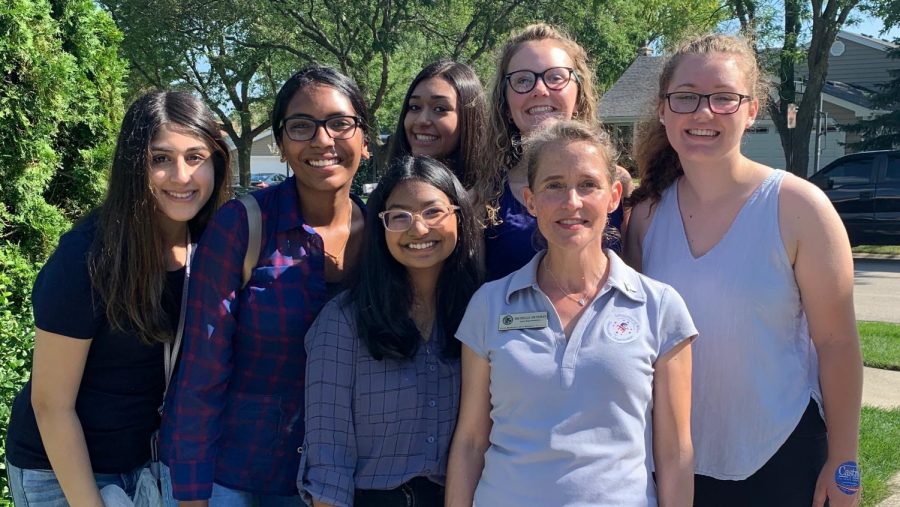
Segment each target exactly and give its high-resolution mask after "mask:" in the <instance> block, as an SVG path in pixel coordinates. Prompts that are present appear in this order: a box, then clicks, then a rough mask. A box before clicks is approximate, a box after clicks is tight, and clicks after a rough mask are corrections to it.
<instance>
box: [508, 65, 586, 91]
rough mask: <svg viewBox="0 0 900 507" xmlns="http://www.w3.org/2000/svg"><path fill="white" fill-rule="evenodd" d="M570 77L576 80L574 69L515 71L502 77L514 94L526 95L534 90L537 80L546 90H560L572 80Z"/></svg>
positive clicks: (553, 68) (552, 68)
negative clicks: (539, 79)
mask: <svg viewBox="0 0 900 507" xmlns="http://www.w3.org/2000/svg"><path fill="white" fill-rule="evenodd" d="M572 76H575V79H576V80H577V79H578V74H576V73H575V69H571V68H569V67H550V68H549V69H547V70H545V71H544V72H533V71H530V70H517V71H515V72H510V73H509V74H507V75H505V76H503V77H504V78H506V82H507V83H509V87H510V88H512V90H513V91H514V92H516V93H528V92H530V91H531V90H534V87H535V86H536V85H537V80H538V78H541V81H543V82H544V86H546V87H547V89H548V90H562V89H563V88H565V87H566V85H567V84H569V81H571V80H572Z"/></svg>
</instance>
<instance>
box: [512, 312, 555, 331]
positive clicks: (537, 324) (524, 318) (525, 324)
mask: <svg viewBox="0 0 900 507" xmlns="http://www.w3.org/2000/svg"><path fill="white" fill-rule="evenodd" d="M545 327H547V312H531V313H507V314H506V315H501V316H500V331H509V330H510V329H543V328H545Z"/></svg>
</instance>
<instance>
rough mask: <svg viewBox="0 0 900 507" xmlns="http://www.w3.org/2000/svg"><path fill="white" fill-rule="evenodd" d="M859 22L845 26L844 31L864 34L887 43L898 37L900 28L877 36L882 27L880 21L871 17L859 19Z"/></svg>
mask: <svg viewBox="0 0 900 507" xmlns="http://www.w3.org/2000/svg"><path fill="white" fill-rule="evenodd" d="M860 21H861V22H860V23H859V24H858V25H853V26H845V27H844V29H845V30H846V31H848V32H853V33H859V34H865V35H869V36H872V37H876V38H879V39H886V40H889V41H893V40H894V39H895V38H898V37H900V27H895V28H894V29H893V30H891V31H889V32H888V33H886V34H884V35H878V32H880V31H881V29H882V28H883V26H884V25H882V23H881V20H879V19H875V18H871V17H861V19H860Z"/></svg>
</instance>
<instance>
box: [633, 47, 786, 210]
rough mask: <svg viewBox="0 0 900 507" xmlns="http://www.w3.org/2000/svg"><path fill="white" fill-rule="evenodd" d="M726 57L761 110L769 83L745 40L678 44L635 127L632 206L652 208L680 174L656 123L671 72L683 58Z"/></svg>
mask: <svg viewBox="0 0 900 507" xmlns="http://www.w3.org/2000/svg"><path fill="white" fill-rule="evenodd" d="M712 54H727V55H730V56H733V57H734V59H735V61H736V62H737V64H738V66H739V67H740V68H741V69H742V70H743V72H744V78H745V79H746V82H747V86H748V87H749V88H750V93H751V94H752V97H753V100H756V101H757V102H758V104H759V109H760V110H764V109H765V107H766V102H768V99H769V83H768V80H767V79H766V76H765V74H764V73H763V72H761V70H760V67H759V63H758V61H757V58H756V52H755V51H754V50H753V47H752V45H751V43H750V41H749V40H747V39H745V38H743V37H737V36H731V35H722V34H707V35H701V36H697V37H693V38H690V39H688V40H686V41H685V42H683V43H682V44H680V45H679V46H678V48H677V49H676V50H675V52H674V53H672V55H671V56H670V57H669V59H668V60H667V61H666V63H665V65H664V66H663V69H662V71H661V72H660V74H659V90H658V91H657V100H656V101H654V102H653V104H654V106H653V109H652V110H651V111H648V114H647V117H646V118H645V119H644V121H642V122H641V123H640V125H638V131H637V135H636V136H635V144H634V161H635V163H636V164H637V168H638V173H639V174H640V178H641V185H640V186H639V187H638V188H637V189H635V191H634V192H633V193H632V194H631V197H630V198H629V199H628V201H629V205H630V206H634V205H636V204H638V203H639V202H641V201H644V200H646V199H650V200H651V204H656V203H657V202H658V201H659V199H660V198H661V197H662V192H663V190H665V189H666V188H668V187H669V186H670V185H671V184H672V183H674V182H675V180H676V179H678V177H679V176H681V175H682V174H684V169H683V168H682V166H681V160H679V158H678V153H676V152H675V149H674V148H672V145H671V144H670V143H669V138H668V137H667V136H666V128H665V126H664V125H662V124H661V123H660V122H659V118H658V112H657V111H658V107H659V105H660V104H663V102H664V101H665V100H666V98H665V97H666V90H668V89H669V84H670V83H671V81H672V76H673V75H674V74H675V69H677V68H678V65H679V64H680V63H681V61H682V60H684V58H685V57H686V56H690V55H712Z"/></svg>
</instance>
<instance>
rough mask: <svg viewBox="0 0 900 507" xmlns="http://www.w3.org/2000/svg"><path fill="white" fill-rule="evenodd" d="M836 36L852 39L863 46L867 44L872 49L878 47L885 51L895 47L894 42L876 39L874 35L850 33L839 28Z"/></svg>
mask: <svg viewBox="0 0 900 507" xmlns="http://www.w3.org/2000/svg"><path fill="white" fill-rule="evenodd" d="M837 38H839V39H844V40H849V41H853V42H856V43H857V44H862V45H863V46H868V47H870V48H872V49H880V50H881V51H887V50H889V49H893V48H895V47H897V45H896V44H894V43H892V42H889V41H886V40H882V39H876V38H875V37H869V36H868V35H860V34H858V33H851V32H847V31H844V30H841V31H839V32H838V33H837Z"/></svg>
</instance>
